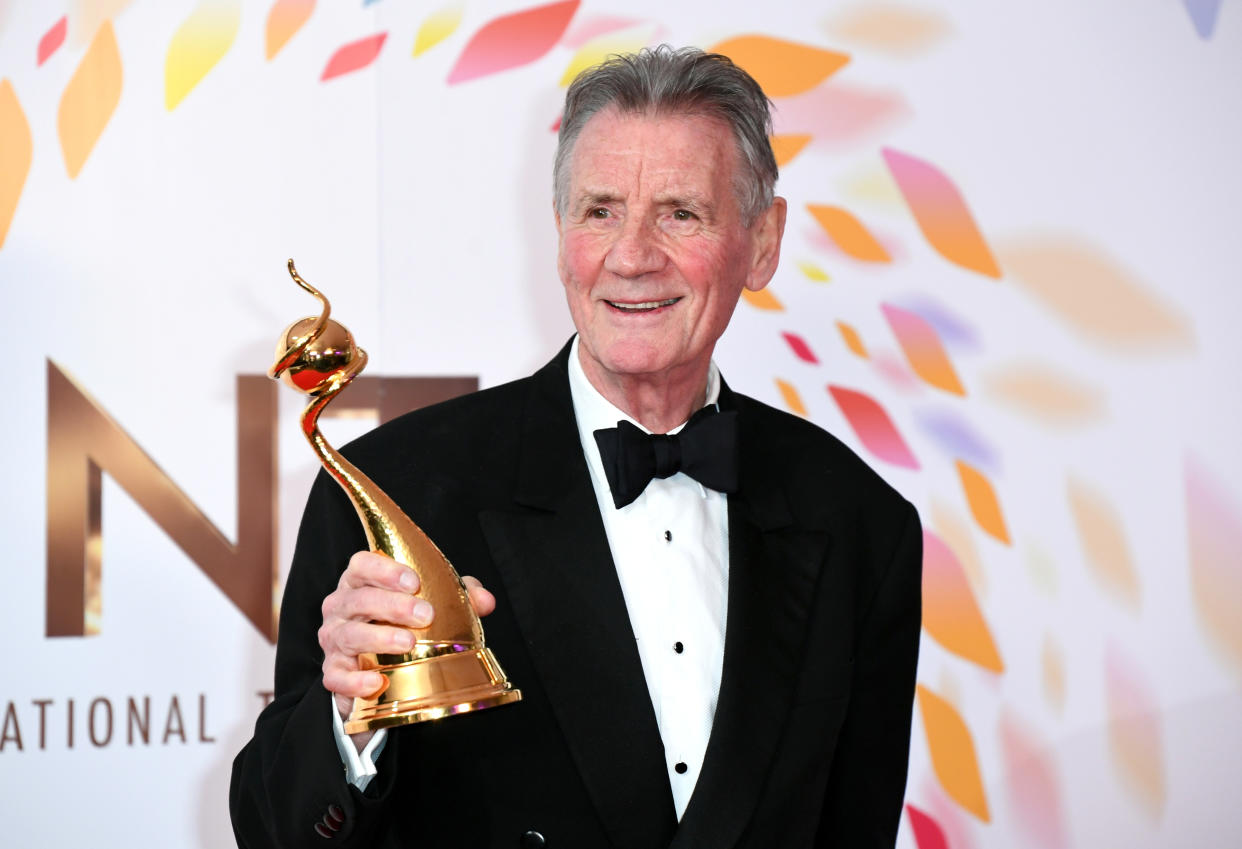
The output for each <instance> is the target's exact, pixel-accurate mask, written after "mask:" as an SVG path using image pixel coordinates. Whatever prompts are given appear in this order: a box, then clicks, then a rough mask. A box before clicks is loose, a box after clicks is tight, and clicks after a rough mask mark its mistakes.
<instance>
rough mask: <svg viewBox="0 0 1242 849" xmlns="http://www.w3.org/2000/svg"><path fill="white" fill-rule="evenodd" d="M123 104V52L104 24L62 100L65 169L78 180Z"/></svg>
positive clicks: (60, 114)
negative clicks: (118, 107)
mask: <svg viewBox="0 0 1242 849" xmlns="http://www.w3.org/2000/svg"><path fill="white" fill-rule="evenodd" d="M120 101H121V52H120V50H119V49H118V48H117V44H116V33H114V32H113V30H112V22H111V21H104V23H103V26H101V27H100V28H99V32H97V33H96V34H95V39H94V40H93V41H92V42H91V46H90V47H88V48H86V53H84V54H83V55H82V61H81V62H80V63H79V64H78V69H77V70H76V71H74V72H73V76H72V77H71V78H70V80H69V84H68V85H67V86H65V93H64V94H62V95H61V97H60V108H59V110H58V111H57V113H56V128H57V131H58V132H59V134H60V150H61V153H63V154H64V157H65V169H66V170H67V171H68V172H69V176H70V178H76V177H77V176H78V174H79V173H80V172H81V171H82V166H83V165H85V164H86V158H87V157H88V156H90V155H91V151H92V150H94V149H95V143H96V142H98V141H99V137H100V136H101V135H102V134H103V131H104V127H106V126H108V121H109V120H110V119H111V118H112V113H113V112H115V111H116V105H117V104H118V103H120Z"/></svg>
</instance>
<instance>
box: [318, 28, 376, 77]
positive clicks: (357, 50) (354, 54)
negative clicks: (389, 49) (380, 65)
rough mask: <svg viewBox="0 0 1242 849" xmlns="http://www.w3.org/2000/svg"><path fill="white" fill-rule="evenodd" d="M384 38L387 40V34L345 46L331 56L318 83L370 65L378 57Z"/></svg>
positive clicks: (359, 40)
mask: <svg viewBox="0 0 1242 849" xmlns="http://www.w3.org/2000/svg"><path fill="white" fill-rule="evenodd" d="M386 38H388V33H386V32H381V33H379V34H378V35H371V36H367V37H366V38H360V39H358V40H357V41H351V42H350V43H349V44H346V45H345V46H344V47H342V48H341V49H340V50H338V51H336V52H335V53H333V54H332V58H331V59H329V60H328V65H327V67H325V68H324V69H323V76H321V77H320V78H319V81H320V82H325V81H327V80H330V79H332V78H333V77H339V76H341V75H342V74H349V73H352V72H353V71H357V70H359V69H361V68H365V67H366V66H367V65H370V64H371V63H372V62H374V61H375V57H377V56H379V53H380V50H381V49H383V47H384V39H386Z"/></svg>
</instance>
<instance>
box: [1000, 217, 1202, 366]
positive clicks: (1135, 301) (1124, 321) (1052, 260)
mask: <svg viewBox="0 0 1242 849" xmlns="http://www.w3.org/2000/svg"><path fill="white" fill-rule="evenodd" d="M999 253H1000V255H1001V260H1002V264H1003V265H1004V266H1005V268H1006V269H1007V270H1008V271H1010V272H1011V273H1012V274H1013V276H1014V277H1015V278H1017V280H1018V282H1019V283H1021V284H1022V286H1023V287H1025V288H1026V290H1027V291H1028V292H1030V294H1032V295H1034V296H1035V297H1036V298H1038V299H1039V300H1040V301H1042V302H1043V304H1044V305H1045V306H1046V307H1048V309H1050V310H1052V312H1053V313H1055V314H1056V315H1057V317H1058V318H1060V319H1061V320H1062V321H1064V322H1065V323H1066V324H1068V325H1069V326H1071V327H1072V328H1074V329H1075V330H1076V331H1078V332H1079V333H1081V334H1082V335H1084V336H1086V337H1088V338H1090V339H1092V340H1094V341H1095V342H1098V343H1100V344H1102V345H1105V346H1108V347H1110V348H1114V349H1118V350H1128V351H1137V350H1143V349H1152V348H1174V349H1182V348H1188V347H1190V345H1191V343H1192V332H1191V330H1190V327H1189V325H1188V323H1187V321H1186V319H1185V317H1184V316H1182V315H1181V314H1180V313H1179V312H1177V311H1176V310H1175V309H1174V308H1172V307H1170V306H1168V305H1167V304H1164V303H1161V302H1160V301H1159V300H1158V299H1157V298H1156V296H1155V295H1153V294H1152V293H1151V292H1149V291H1148V289H1147V287H1146V286H1145V285H1144V284H1143V283H1141V282H1139V281H1138V280H1137V279H1136V278H1135V277H1134V276H1133V275H1131V274H1130V273H1129V272H1128V271H1127V270H1126V269H1124V268H1122V267H1121V266H1120V265H1119V264H1118V263H1117V262H1116V261H1115V260H1113V259H1112V258H1111V257H1109V256H1107V255H1106V254H1105V253H1104V252H1103V251H1100V250H1099V249H1097V248H1095V247H1093V246H1091V245H1090V244H1088V243H1086V242H1085V241H1083V240H1081V239H1078V238H1076V237H1073V236H1066V237H1047V238H1031V239H1026V240H1023V241H1020V242H1015V243H1011V244H1008V245H1006V246H1005V249H1004V250H1002V251H1000V252H999Z"/></svg>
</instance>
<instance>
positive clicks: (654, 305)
mask: <svg viewBox="0 0 1242 849" xmlns="http://www.w3.org/2000/svg"><path fill="white" fill-rule="evenodd" d="M680 300H681V298H667V299H665V300H663V301H643V302H641V303H637V304H625V303H621V302H620V301H608V300H606V301H604V303H606V304H608V306H610V307H612V308H613V309H615V310H620V311H621V312H651V311H652V310H658V309H659V308H660V307H671V306H672V305H673V304H675V303H677V302H678V301H680Z"/></svg>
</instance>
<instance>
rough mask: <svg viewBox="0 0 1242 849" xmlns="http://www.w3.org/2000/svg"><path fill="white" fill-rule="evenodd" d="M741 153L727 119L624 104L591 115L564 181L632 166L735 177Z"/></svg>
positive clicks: (665, 174)
mask: <svg viewBox="0 0 1242 849" xmlns="http://www.w3.org/2000/svg"><path fill="white" fill-rule="evenodd" d="M740 160H741V155H740V152H739V151H738V149H737V144H736V141H735V139H734V137H733V132H732V130H731V129H730V127H729V125H728V123H727V122H725V121H724V120H723V119H721V118H719V117H717V116H715V115H713V114H711V113H709V112H707V111H704V110H694V111H688V110H661V111H656V110H644V111H639V110H625V109H621V108H619V107H616V106H612V107H609V108H608V109H604V110H601V111H600V112H598V113H596V114H595V115H593V116H591V118H590V120H588V121H587V122H586V124H584V125H583V127H582V131H581V132H580V133H579V134H578V138H577V140H576V141H575V144H574V149H573V151H572V155H571V157H570V161H569V164H570V173H569V177H570V183H571V184H573V185H580V184H581V183H582V182H594V181H595V180H596V179H597V178H598V177H600V176H602V175H600V174H598V173H597V172H599V171H605V172H606V171H609V170H618V171H623V170H626V169H627V168H634V167H638V166H639V164H641V167H643V168H644V169H645V170H646V171H647V173H648V176H649V177H650V176H654V175H655V174H656V173H660V174H661V175H662V178H663V179H666V180H673V181H677V177H678V175H679V174H680V175H682V176H684V177H685V178H686V179H687V180H692V179H697V180H702V179H704V178H707V177H711V178H715V179H720V178H723V179H724V180H727V181H736V180H737V179H739V178H740Z"/></svg>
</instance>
